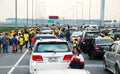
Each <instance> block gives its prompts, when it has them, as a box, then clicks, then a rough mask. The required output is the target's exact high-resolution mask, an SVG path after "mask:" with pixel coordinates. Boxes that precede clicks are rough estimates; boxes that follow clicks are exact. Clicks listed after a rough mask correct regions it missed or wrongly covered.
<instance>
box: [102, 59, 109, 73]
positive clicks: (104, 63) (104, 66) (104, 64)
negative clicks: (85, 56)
mask: <svg viewBox="0 0 120 74" xmlns="http://www.w3.org/2000/svg"><path fill="white" fill-rule="evenodd" d="M103 68H104V70H105V71H108V69H107V65H106V62H105V60H104V61H103Z"/></svg>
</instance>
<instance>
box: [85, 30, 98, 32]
mask: <svg viewBox="0 0 120 74" xmlns="http://www.w3.org/2000/svg"><path fill="white" fill-rule="evenodd" d="M84 32H99V31H91V30H90V31H88V30H85V31H84Z"/></svg>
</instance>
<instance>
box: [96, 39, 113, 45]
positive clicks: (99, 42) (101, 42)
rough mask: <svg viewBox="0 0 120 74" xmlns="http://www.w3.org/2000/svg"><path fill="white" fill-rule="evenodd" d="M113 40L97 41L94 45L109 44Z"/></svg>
mask: <svg viewBox="0 0 120 74" xmlns="http://www.w3.org/2000/svg"><path fill="white" fill-rule="evenodd" d="M113 42H114V40H113V39H97V40H96V44H111V43H113Z"/></svg>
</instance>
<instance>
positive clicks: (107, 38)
mask: <svg viewBox="0 0 120 74" xmlns="http://www.w3.org/2000/svg"><path fill="white" fill-rule="evenodd" d="M95 39H111V38H103V37H97V38H95Z"/></svg>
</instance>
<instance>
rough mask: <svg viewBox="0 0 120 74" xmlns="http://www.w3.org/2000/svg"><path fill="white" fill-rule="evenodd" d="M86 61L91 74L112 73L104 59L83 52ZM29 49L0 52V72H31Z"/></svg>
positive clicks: (18, 73) (17, 73) (2, 73)
mask: <svg viewBox="0 0 120 74" xmlns="http://www.w3.org/2000/svg"><path fill="white" fill-rule="evenodd" d="M83 56H84V58H85V62H86V66H85V69H86V70H89V71H90V73H91V74H112V73H110V72H105V71H104V69H103V61H102V59H97V60H90V59H89V58H88V56H87V55H86V54H83ZM29 58H30V54H29V51H27V50H26V49H24V52H23V53H22V54H20V53H18V52H17V53H11V50H9V53H0V74H9V73H11V74H29Z"/></svg>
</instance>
